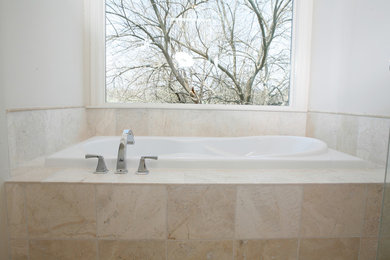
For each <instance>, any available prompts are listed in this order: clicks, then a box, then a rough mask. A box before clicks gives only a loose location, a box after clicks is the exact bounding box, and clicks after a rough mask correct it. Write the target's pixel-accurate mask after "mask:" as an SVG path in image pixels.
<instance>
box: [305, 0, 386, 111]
mask: <svg viewBox="0 0 390 260" xmlns="http://www.w3.org/2000/svg"><path fill="white" fill-rule="evenodd" d="M389 12H390V1H389V0H370V1H367V0H342V1H340V0H315V1H314V11H313V34H312V37H313V38H312V62H311V64H312V67H311V89H310V95H309V110H310V111H323V112H341V113H352V114H363V115H379V116H390V72H389V62H390V33H389V32H390V19H389Z"/></svg>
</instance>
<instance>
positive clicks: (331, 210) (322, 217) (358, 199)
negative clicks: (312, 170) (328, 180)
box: [301, 184, 365, 237]
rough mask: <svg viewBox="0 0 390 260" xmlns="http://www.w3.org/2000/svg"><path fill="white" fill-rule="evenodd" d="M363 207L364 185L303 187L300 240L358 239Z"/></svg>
mask: <svg viewBox="0 0 390 260" xmlns="http://www.w3.org/2000/svg"><path fill="white" fill-rule="evenodd" d="M364 205H365V185H363V184H329V185H328V184H324V185H305V186H304V195H303V202H302V223H301V235H302V236H303V237H358V236H360V234H361V230H362V225H363V216H364Z"/></svg>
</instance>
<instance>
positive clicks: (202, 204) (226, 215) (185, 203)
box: [168, 185, 236, 239]
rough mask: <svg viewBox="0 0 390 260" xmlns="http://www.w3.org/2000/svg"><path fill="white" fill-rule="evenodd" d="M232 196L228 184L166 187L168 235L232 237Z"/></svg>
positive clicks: (233, 193) (194, 237) (201, 237)
mask: <svg viewBox="0 0 390 260" xmlns="http://www.w3.org/2000/svg"><path fill="white" fill-rule="evenodd" d="M235 197H236V189H235V187H234V186H231V185H170V186H168V238H169V239H231V238H233V235H234V207H235Z"/></svg>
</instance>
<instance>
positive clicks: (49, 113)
mask: <svg viewBox="0 0 390 260" xmlns="http://www.w3.org/2000/svg"><path fill="white" fill-rule="evenodd" d="M7 123H8V141H9V154H10V167H11V169H14V168H16V167H19V166H21V165H23V164H24V163H26V162H28V161H30V160H33V159H35V158H37V157H40V156H45V155H48V154H51V153H53V152H56V151H58V150H60V149H63V148H65V147H67V146H69V145H71V144H73V143H77V142H79V141H81V140H83V139H85V138H86V137H87V136H88V135H87V131H86V130H87V127H86V126H87V120H86V113H85V109H84V108H65V109H46V110H33V111H18V112H9V113H8V114H7Z"/></svg>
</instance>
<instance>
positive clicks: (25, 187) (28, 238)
mask: <svg viewBox="0 0 390 260" xmlns="http://www.w3.org/2000/svg"><path fill="white" fill-rule="evenodd" d="M27 185H28V184H26V185H23V186H22V188H23V201H24V206H23V214H24V217H25V218H26V233H27V259H28V260H29V259H30V232H28V214H27V195H26V189H27Z"/></svg>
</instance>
